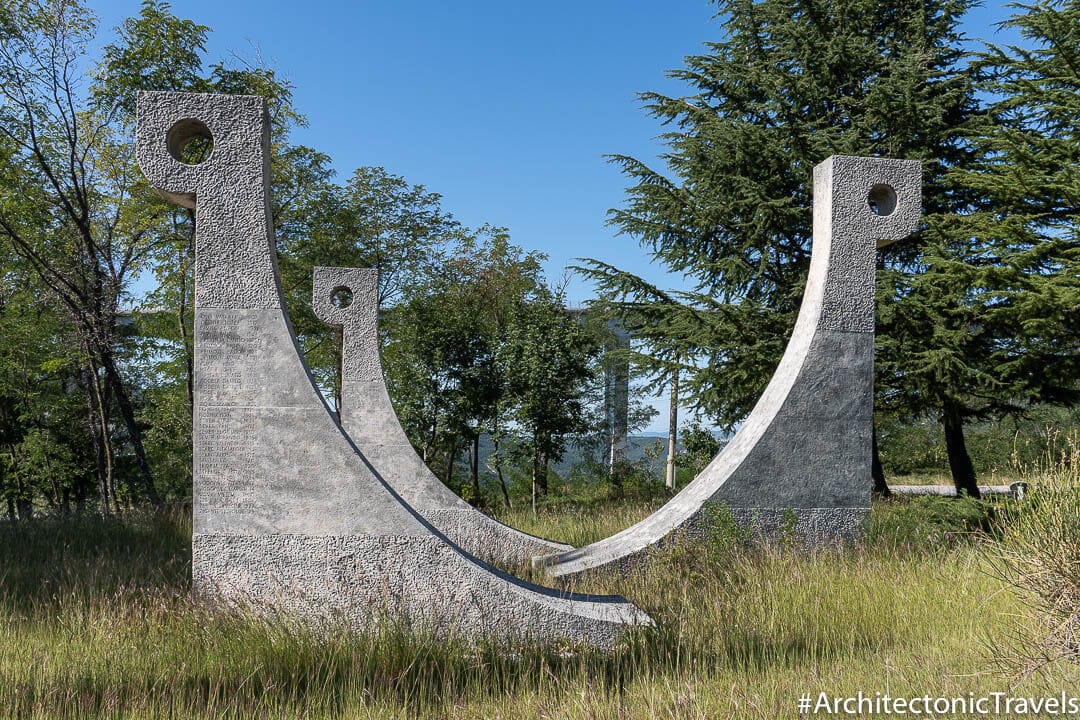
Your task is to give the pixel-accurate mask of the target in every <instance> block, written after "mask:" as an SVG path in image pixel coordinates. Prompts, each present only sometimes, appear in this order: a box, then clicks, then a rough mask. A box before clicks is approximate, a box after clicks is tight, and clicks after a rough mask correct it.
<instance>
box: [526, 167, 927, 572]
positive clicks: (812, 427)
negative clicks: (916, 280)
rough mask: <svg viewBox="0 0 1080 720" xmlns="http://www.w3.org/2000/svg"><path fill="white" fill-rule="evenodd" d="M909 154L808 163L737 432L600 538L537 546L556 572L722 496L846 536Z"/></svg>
mask: <svg viewBox="0 0 1080 720" xmlns="http://www.w3.org/2000/svg"><path fill="white" fill-rule="evenodd" d="M921 189H922V184H921V170H920V164H919V163H918V162H916V161H905V160H881V159H873V158H860V157H845V156H833V157H831V158H829V159H828V160H826V161H825V162H823V163H821V164H820V165H818V166H817V167H816V168H814V237H813V252H812V255H811V260H810V274H809V277H808V278H807V282H806V291H805V293H804V295H803V302H802V307H801V308H800V310H799V316H798V319H797V320H796V323H795V329H794V331H793V333H792V337H791V340H790V341H789V343H788V346H787V349H786V350H785V352H784V356H783V358H782V359H781V361H780V365H779V367H778V368H777V369H776V372H775V374H774V375H773V377H772V380H771V381H770V382H769V385H768V387H766V389H765V392H764V393H763V394H762V396H761V398H760V399H759V400H758V402H757V405H755V406H754V409H753V411H751V413H750V416H749V417H748V418H747V419H746V421H745V423H743V425H742V427H741V428H740V429H739V432H738V433H736V435H735V437H733V438H732V439H731V441H730V442H729V443H728V444H727V446H726V447H725V448H724V449H723V450H722V451H721V452H720V454H719V455H717V456H716V458H714V459H713V461H712V462H711V463H710V464H709V465H708V467H706V468H705V469H704V470H703V471H702V472H701V474H699V475H698V476H697V477H696V478H695V479H694V480H693V482H691V483H690V484H689V485H688V486H687V487H686V488H685V489H683V490H682V491H681V492H680V493H679V494H678V495H676V496H675V497H674V498H672V499H671V500H670V501H669V502H668V503H667V504H666V505H664V507H662V508H660V510H658V511H657V512H655V513H653V514H652V515H650V516H649V517H647V518H645V519H644V520H643V521H641V522H640V523H638V524H636V525H634V526H632V527H630V528H628V529H626V530H624V531H622V532H620V533H618V534H616V535H613V536H611V537H609V538H607V539H605V540H601V541H600V542H596V543H593V544H591V545H587V546H585V547H582V548H579V549H577V550H570V551H568V552H565V553H562V554H560V555H554V556H548V557H542V558H537V560H536V562H537V564H539V565H544V566H546V568H547V571H548V572H549V573H550V574H551V575H553V576H557V577H564V576H571V575H574V574H577V573H581V572H584V571H588V570H593V569H596V568H600V567H604V566H609V565H614V566H619V565H623V564H627V563H629V562H632V561H633V560H634V559H635V558H636V557H638V556H639V555H640V554H642V553H643V552H645V551H647V550H648V549H649V548H650V547H652V546H655V545H657V544H659V543H661V542H663V541H664V540H665V539H667V538H670V537H671V536H672V534H673V533H676V532H685V533H687V534H689V535H693V534H694V533H695V532H700V531H701V530H702V529H703V528H705V527H706V526H707V525H709V524H710V522H711V521H712V519H713V518H714V517H715V515H716V511H718V510H719V509H720V508H726V509H727V510H726V511H730V513H731V514H732V515H733V516H734V519H735V520H736V521H738V522H740V523H741V524H743V525H744V526H749V527H751V528H753V529H755V530H756V531H758V532H763V533H768V532H770V531H773V530H775V529H777V528H778V527H780V526H783V525H787V524H788V519H789V518H790V519H791V520H795V521H797V523H796V524H795V527H794V531H795V533H796V534H797V536H798V537H799V539H800V540H802V541H803V542H809V543H813V542H818V541H821V540H823V539H826V540H828V539H832V540H836V539H849V538H852V537H853V536H854V535H856V534H857V533H858V531H859V529H860V528H861V527H863V526H864V524H865V522H866V519H867V518H868V516H869V512H870V432H871V421H872V414H873V387H874V267H875V262H874V261H875V254H876V253H875V249H876V247H879V246H881V245H884V244H888V243H889V242H893V241H896V240H899V239H901V238H903V237H905V236H907V235H908V234H909V233H911V232H912V230H914V229H915V226H916V224H917V222H918V219H919V216H920V207H921V201H920V193H921Z"/></svg>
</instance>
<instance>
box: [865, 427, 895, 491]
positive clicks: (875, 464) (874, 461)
mask: <svg viewBox="0 0 1080 720" xmlns="http://www.w3.org/2000/svg"><path fill="white" fill-rule="evenodd" d="M870 475H871V476H872V477H873V478H874V488H873V493H874V494H875V495H877V496H878V497H891V496H892V490H890V489H889V484H888V483H887V482H885V469H884V468H882V467H881V453H880V452H878V444H877V425H871V426H870Z"/></svg>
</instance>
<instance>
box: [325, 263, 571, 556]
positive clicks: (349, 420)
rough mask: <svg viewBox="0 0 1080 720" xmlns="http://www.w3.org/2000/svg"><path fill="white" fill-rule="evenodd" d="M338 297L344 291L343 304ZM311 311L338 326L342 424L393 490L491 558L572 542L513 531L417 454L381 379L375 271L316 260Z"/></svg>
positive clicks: (443, 528) (448, 534)
mask: <svg viewBox="0 0 1080 720" xmlns="http://www.w3.org/2000/svg"><path fill="white" fill-rule="evenodd" d="M335 297H348V298H351V302H349V304H348V305H347V306H345V305H343V304H335V302H334V298H335ZM311 298H312V299H311V307H312V309H313V310H314V311H315V315H316V316H317V317H318V318H319V319H320V320H322V321H323V322H325V323H327V324H330V325H339V326H341V328H342V331H341V336H342V352H341V407H340V408H339V414H340V416H341V425H342V427H343V428H344V429H345V432H347V433H348V434H349V435H350V437H352V440H353V443H355V444H356V447H357V448H358V449H359V450H360V452H362V453H363V454H364V456H365V457H366V458H367V459H368V461H369V462H371V464H372V465H374V466H375V468H376V469H377V470H378V471H379V474H380V475H382V477H383V479H384V480H386V482H388V483H389V484H390V485H391V486H392V487H393V488H394V490H395V491H396V492H397V493H398V494H399V495H400V496H401V497H402V499H404V500H405V502H407V503H408V504H409V505H411V506H412V508H413V509H414V510H416V511H417V512H418V513H420V514H421V515H423V516H424V518H425V519H426V520H427V521H428V522H430V523H431V524H432V525H434V526H435V527H436V528H438V529H439V531H440V532H442V533H443V534H444V535H446V537H448V538H449V539H450V540H451V541H453V542H454V543H456V544H457V545H458V546H460V547H461V548H463V549H464V550H466V551H467V552H469V553H472V554H473V555H475V556H476V557H479V558H481V559H483V560H486V561H489V562H497V563H514V564H524V563H528V562H529V560H530V559H531V558H532V557H533V556H536V555H547V554H553V553H557V552H565V551H566V550H571V549H572V547H571V546H570V545H566V544H563V543H557V542H553V541H551V540H545V539H543V538H539V537H536V536H534V535H529V534H527V533H523V532H521V531H520V530H515V529H514V528H512V527H508V526H506V525H503V524H502V523H500V522H498V521H496V520H494V519H492V518H490V517H488V516H487V515H485V514H484V513H482V512H480V511H478V510H476V509H475V508H473V507H472V506H471V505H469V504H468V503H467V502H465V501H464V500H462V499H461V498H459V497H458V496H457V495H455V494H454V493H453V492H451V491H450V490H449V489H448V488H447V487H446V486H445V485H443V483H442V481H440V480H439V478H437V477H436V476H435V475H434V474H433V473H432V472H431V470H430V469H429V468H428V467H427V465H426V464H425V463H424V461H423V460H422V459H421V458H420V457H419V456H418V455H417V454H416V451H415V450H414V449H413V446H412V443H410V442H409V438H408V436H407V435H406V434H405V430H404V429H403V428H402V427H401V423H400V422H399V420H398V417H397V413H395V412H394V407H393V405H392V404H391V403H390V397H389V395H388V394H387V391H386V384H385V383H384V382H383V376H382V366H381V363H380V359H379V339H378V327H377V322H378V305H379V300H378V271H377V270H374V269H362V268H336V267H317V268H315V272H314V275H313V279H312V294H311Z"/></svg>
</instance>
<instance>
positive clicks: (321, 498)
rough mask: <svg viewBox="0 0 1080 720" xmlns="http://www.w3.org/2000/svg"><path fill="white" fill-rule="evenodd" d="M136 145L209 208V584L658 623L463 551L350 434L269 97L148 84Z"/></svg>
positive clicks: (245, 598)
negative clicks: (318, 367)
mask: <svg viewBox="0 0 1080 720" xmlns="http://www.w3.org/2000/svg"><path fill="white" fill-rule="evenodd" d="M198 136H205V137H212V140H213V151H212V153H211V154H210V156H209V157H208V158H207V159H206V160H205V161H204V162H202V163H200V164H198V165H187V164H184V163H182V162H180V161H179V158H180V157H181V155H180V148H182V147H183V145H184V144H185V143H186V142H187V141H188V140H189V139H191V138H193V137H198ZM136 150H137V156H138V161H139V164H140V166H141V167H142V169H143V171H144V172H145V173H146V175H147V177H148V178H149V179H150V182H151V183H152V184H153V185H154V186H155V187H157V188H158V189H159V190H160V191H161V192H162V193H164V194H165V196H166V197H168V198H170V199H171V200H173V201H175V202H178V203H180V204H182V205H184V206H186V207H195V206H196V205H197V207H198V216H197V219H198V223H197V225H196V286H195V301H196V310H195V420H194V422H195V427H194V461H195V467H194V537H193V539H192V546H193V547H192V575H193V582H194V587H195V589H196V591H198V592H201V593H206V594H210V595H215V596H218V597H220V598H224V599H226V600H229V601H238V602H242V603H248V604H254V605H256V606H260V607H273V608H279V609H284V610H287V611H289V612H292V613H296V614H299V615H300V616H302V617H306V618H308V619H310V620H321V619H326V618H338V619H342V620H344V621H346V622H350V623H352V624H354V625H356V626H359V627H364V626H367V625H368V624H369V623H371V622H372V621H375V620H378V619H380V618H382V617H389V618H393V619H400V620H405V621H407V622H409V623H413V624H418V625H422V626H424V627H430V628H432V629H436V630H438V631H440V632H457V633H462V634H465V635H469V636H474V637H475V636H491V637H498V638H504V639H514V638H526V637H527V638H536V639H548V638H571V639H580V640H582V641H586V642H589V643H594V644H597V645H606V644H609V643H611V642H612V641H613V640H614V639H615V638H616V637H618V636H619V635H620V633H621V632H622V631H623V630H624V629H625V627H626V625H627V624H628V623H644V622H648V618H647V617H646V616H645V615H644V614H643V613H641V612H640V611H639V610H637V609H636V608H635V607H634V606H632V605H630V604H629V603H627V602H625V601H624V600H622V599H621V598H616V597H593V596H580V595H569V594H560V593H558V592H556V591H553V590H547V589H544V588H539V587H536V586H532V585H527V584H524V583H521V582H519V581H517V580H516V579H514V578H512V577H510V576H508V575H505V574H503V573H499V572H498V571H496V570H494V569H492V568H490V567H488V566H486V565H484V564H483V563H481V562H479V561H477V560H476V559H474V558H472V557H471V556H469V555H467V554H465V553H464V552H463V551H462V550H460V549H459V548H458V547H457V546H455V545H453V544H452V543H450V542H449V541H447V540H446V539H445V538H444V537H443V536H442V534H440V533H439V532H438V531H437V530H436V529H435V528H433V527H432V526H431V525H430V524H429V523H427V522H426V521H425V520H424V519H423V518H422V517H421V516H420V515H419V514H418V513H416V512H415V511H414V510H413V509H412V508H411V507H410V506H409V505H408V504H407V503H406V502H404V501H403V500H402V499H401V497H400V496H399V495H398V494H397V493H395V491H394V490H393V489H392V488H391V487H390V486H389V485H388V484H387V483H386V482H385V481H384V480H383V478H382V477H381V476H380V475H379V474H378V472H377V471H376V470H375V469H374V468H373V467H372V464H371V463H370V462H368V461H367V459H366V458H364V457H363V456H362V455H361V454H360V453H359V452H358V451H357V450H356V448H355V447H354V446H353V444H352V443H351V442H350V440H349V439H348V437H347V436H346V435H345V433H344V432H343V431H342V429H341V426H340V425H339V424H338V423H337V422H336V421H335V420H334V418H333V416H332V415H331V414H330V412H329V409H328V408H327V407H326V404H325V402H324V401H323V399H322V396H321V395H320V394H319V392H318V390H317V389H316V387H315V384H314V382H313V381H312V378H311V376H310V374H309V372H308V370H307V367H306V366H305V365H304V362H303V360H302V359H301V357H300V354H299V350H298V348H297V346H296V341H295V337H294V335H293V333H292V328H291V327H290V325H289V322H288V319H287V316H286V314H285V312H284V310H283V306H284V303H283V300H282V296H281V290H280V286H279V278H278V273H277V265H276V260H275V253H274V241H273V233H272V231H271V225H270V204H269V168H270V123H269V118H268V115H267V110H266V102H265V100H263V99H262V98H259V97H248V96H226V95H204V94H182V93H162V92H154V93H143V94H142V95H140V97H139V101H138V126H137V138H136Z"/></svg>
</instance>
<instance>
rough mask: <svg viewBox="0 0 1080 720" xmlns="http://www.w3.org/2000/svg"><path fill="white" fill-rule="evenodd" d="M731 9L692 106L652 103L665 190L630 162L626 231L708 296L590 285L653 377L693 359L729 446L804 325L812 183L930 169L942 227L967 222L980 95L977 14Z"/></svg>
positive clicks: (699, 399) (694, 61)
mask: <svg viewBox="0 0 1080 720" xmlns="http://www.w3.org/2000/svg"><path fill="white" fill-rule="evenodd" d="M716 4H717V6H718V17H719V18H720V21H721V30H722V38H721V39H720V40H719V41H714V42H710V43H708V44H707V46H706V47H707V50H708V52H707V53H706V54H702V55H695V56H691V57H688V58H686V66H685V68H683V69H680V70H677V71H674V72H672V73H670V74H671V76H672V77H674V78H676V79H679V80H682V81H684V82H685V83H686V84H687V85H688V86H689V88H690V91H691V92H690V94H689V95H687V96H685V97H681V98H673V97H668V96H664V95H660V94H657V93H644V94H643V95H642V98H643V99H644V100H645V101H646V103H647V106H648V108H649V111H650V112H651V113H652V114H653V116H655V117H656V118H657V119H658V120H659V121H660V122H661V123H663V124H665V125H669V126H671V127H672V129H671V130H669V131H668V132H667V133H666V134H665V135H664V136H663V137H664V139H665V141H666V142H667V144H668V146H669V152H668V153H667V154H666V155H665V156H664V159H665V161H666V163H667V168H666V172H662V171H659V170H656V169H653V168H650V167H648V166H647V165H646V164H645V163H643V162H641V161H640V160H636V159H634V158H631V157H626V156H615V157H614V158H613V160H614V161H615V162H616V163H617V164H619V165H620V167H621V168H622V170H623V172H624V173H625V174H626V176H627V178H628V179H629V180H630V181H631V182H632V183H633V184H632V185H631V187H630V188H629V189H628V191H627V204H626V206H625V207H623V208H620V209H617V210H613V211H612V212H611V222H612V223H613V224H614V225H615V226H616V227H618V228H619V229H620V230H621V231H622V232H624V233H627V234H629V235H631V236H634V237H636V238H638V239H639V241H640V242H641V243H642V245H644V246H645V247H647V248H649V249H650V250H651V251H652V254H653V257H654V258H655V259H656V260H657V261H659V262H662V263H663V264H664V265H665V266H667V267H668V268H669V269H671V270H673V271H676V272H680V273H683V274H685V275H686V276H687V277H688V278H690V279H691V281H692V283H693V286H694V289H693V291H691V292H664V291H662V290H661V289H659V288H656V287H652V286H650V285H649V284H648V283H645V282H644V281H642V280H640V279H638V278H635V277H632V276H630V275H628V274H627V273H623V272H620V271H618V270H617V269H616V268H613V267H611V266H608V265H605V264H603V263H598V262H590V263H589V269H588V270H587V273H588V274H589V276H590V277H592V278H593V279H595V280H596V281H597V283H598V285H599V287H600V289H601V291H602V292H604V293H605V294H606V295H607V296H609V297H610V298H611V299H612V300H613V301H614V307H615V309H616V310H618V311H620V312H621V313H622V314H623V315H625V316H626V317H627V320H628V323H630V324H632V326H633V327H635V329H636V330H637V333H638V335H639V337H641V338H642V339H643V341H644V342H645V343H646V346H647V347H648V348H649V350H650V351H651V353H652V354H650V355H649V356H643V357H642V358H640V364H641V365H642V367H643V368H645V369H646V370H647V371H649V372H650V373H651V374H652V375H653V376H654V377H655V378H656V381H657V382H658V383H665V384H666V382H667V375H668V374H669V372H670V369H671V363H672V361H673V358H674V356H675V355H676V354H677V355H678V356H679V357H680V358H682V364H681V367H682V369H683V385H684V388H685V389H686V390H687V395H688V399H689V401H690V402H691V403H692V405H693V406H694V407H696V408H699V409H701V410H704V411H705V412H706V414H707V415H709V416H710V417H712V418H715V419H716V420H717V421H718V423H719V424H720V425H721V426H722V427H724V428H727V429H730V428H732V426H733V425H735V424H736V423H737V422H738V421H739V420H741V419H742V418H743V417H745V416H746V415H747V413H748V412H749V411H750V408H751V407H752V406H753V404H754V403H755V402H756V400H757V398H758V397H759V396H760V393H761V391H762V389H763V388H764V386H765V383H766V382H767V381H768V378H769V376H770V375H771V373H772V371H773V369H774V368H775V367H776V364H777V362H778V361H779V358H780V355H781V353H782V351H783V348H784V345H785V341H786V338H787V336H788V334H789V333H790V330H791V327H792V325H793V323H794V316H795V312H796V310H797V309H798V306H799V303H800V299H801V296H802V289H803V283H804V281H805V277H806V272H807V269H808V263H809V257H810V247H809V244H810V238H811V214H810V200H811V190H812V182H811V180H812V178H811V171H812V168H813V166H814V165H816V164H817V163H819V162H820V161H822V160H823V159H825V158H826V157H828V156H829V155H832V154H835V153H844V154H859V155H872V156H882V157H904V158H913V159H922V160H924V161H925V163H926V165H925V169H926V179H927V210H928V211H930V212H931V213H940V212H955V211H956V210H957V209H959V208H960V207H962V206H963V198H962V196H958V194H957V192H956V189H955V188H952V187H950V186H948V185H946V184H945V183H944V180H943V177H942V174H943V171H944V170H945V169H946V168H948V167H950V166H952V165H954V164H956V163H957V162H960V161H961V160H962V159H963V157H964V154H965V153H964V148H963V136H962V132H963V127H964V125H965V123H967V121H968V117H969V116H970V115H971V112H972V110H973V108H974V99H973V98H974V92H975V89H974V86H973V84H972V81H971V79H970V77H969V75H968V74H967V73H966V71H965V68H964V67H963V65H962V52H961V51H960V50H959V49H958V48H959V42H960V36H959V33H958V31H957V29H956V24H957V22H958V19H959V17H960V15H962V13H963V12H964V11H965V10H966V9H967V7H969V6H970V4H971V3H970V2H926V3H916V4H912V3H907V2H881V1H878V0H845V1H844V2H840V3H828V4H820V3H811V2H804V1H802V0H766V1H765V2H757V3H750V2H743V1H741V0H732V1H730V2H729V1H721V2H717V3H716ZM896 252H897V254H898V260H897V261H899V260H900V259H908V258H911V257H912V255H913V253H912V250H911V249H910V248H907V249H902V250H898V251H896Z"/></svg>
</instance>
